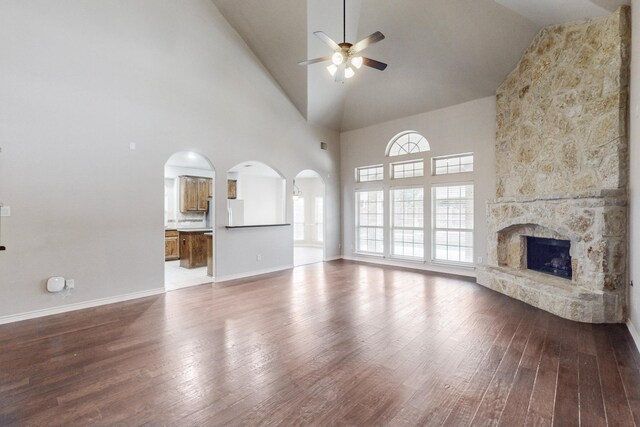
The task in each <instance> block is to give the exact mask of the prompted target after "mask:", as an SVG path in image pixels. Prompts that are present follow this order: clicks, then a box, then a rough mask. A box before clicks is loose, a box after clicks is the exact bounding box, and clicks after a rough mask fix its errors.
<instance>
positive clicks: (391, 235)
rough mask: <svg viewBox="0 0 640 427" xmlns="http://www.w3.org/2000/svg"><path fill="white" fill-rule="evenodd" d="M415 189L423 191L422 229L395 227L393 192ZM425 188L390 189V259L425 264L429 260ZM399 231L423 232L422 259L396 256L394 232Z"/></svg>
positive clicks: (417, 186)
mask: <svg viewBox="0 0 640 427" xmlns="http://www.w3.org/2000/svg"><path fill="white" fill-rule="evenodd" d="M414 189H421V190H422V228H417V227H395V226H394V222H395V221H394V216H395V211H394V209H393V208H394V205H393V203H394V200H395V199H394V197H393V192H394V191H397V190H414ZM425 192H426V191H425V186H424V185H406V186H398V187H390V188H389V257H390V258H392V259H399V260H403V261H412V262H421V263H424V262H426V259H427V251H426V248H427V245H426V240H427V239H426V238H427V235H426V233H425V229H426V227H425V223H426V215H425V212H426V209H425V208H426V199H425V197H424V194H425ZM396 229H399V230H412V231H422V256H421V257H417V256H409V255H396V254H394V253H393V252H394V249H393V248H394V238H393V232H394V230H396Z"/></svg>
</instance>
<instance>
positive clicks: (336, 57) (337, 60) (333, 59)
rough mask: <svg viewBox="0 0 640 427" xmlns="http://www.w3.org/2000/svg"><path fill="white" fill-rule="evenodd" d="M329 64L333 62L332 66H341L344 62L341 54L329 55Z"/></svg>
mask: <svg viewBox="0 0 640 427" xmlns="http://www.w3.org/2000/svg"><path fill="white" fill-rule="evenodd" d="M331 62H333V64H334V65H340V64H342V63H343V62H344V55H343V54H342V52H335V53H334V54H333V55H331Z"/></svg>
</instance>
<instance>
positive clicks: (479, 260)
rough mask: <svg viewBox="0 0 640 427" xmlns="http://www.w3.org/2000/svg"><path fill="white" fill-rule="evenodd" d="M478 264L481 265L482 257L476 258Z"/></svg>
mask: <svg viewBox="0 0 640 427" xmlns="http://www.w3.org/2000/svg"><path fill="white" fill-rule="evenodd" d="M478 264H482V257H481V256H479V257H478Z"/></svg>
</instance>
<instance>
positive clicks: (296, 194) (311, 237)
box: [291, 170, 325, 266]
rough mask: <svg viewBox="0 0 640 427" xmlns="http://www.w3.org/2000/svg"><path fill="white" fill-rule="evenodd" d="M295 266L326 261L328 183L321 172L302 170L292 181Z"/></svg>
mask: <svg viewBox="0 0 640 427" xmlns="http://www.w3.org/2000/svg"><path fill="white" fill-rule="evenodd" d="M291 197H292V200H293V265H294V266H299V265H306V264H313V263H317V262H322V261H324V257H325V256H324V241H325V226H324V223H325V221H324V219H325V203H324V202H325V185H324V181H323V180H322V178H321V177H320V175H319V174H318V173H317V172H315V171H312V170H303V171H302V172H300V173H299V174H298V175H296V177H295V179H294V180H293V193H292V196H291Z"/></svg>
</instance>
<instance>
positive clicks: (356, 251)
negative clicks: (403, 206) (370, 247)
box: [353, 181, 387, 258]
mask: <svg viewBox="0 0 640 427" xmlns="http://www.w3.org/2000/svg"><path fill="white" fill-rule="evenodd" d="M374 182H375V181H374ZM371 191H381V192H382V227H378V226H376V227H371V228H381V229H382V253H380V252H368V251H361V250H359V249H358V246H359V241H360V240H359V238H360V236H359V235H358V231H359V227H360V226H359V224H358V223H359V222H360V210H359V209H360V208H359V207H358V193H368V192H371ZM354 195H355V197H354V199H355V200H354V201H355V210H354V212H355V215H354V227H353V228H354V230H355V242H354V248H353V253H354V254H357V255H364V256H369V257H374V258H385V252H386V250H387V248H386V245H385V244H384V243H385V241H384V229H385V221H384V199H385V197H386V196H385V189H384V187H372V188H367V189H364V188H362V189H355V190H354ZM364 227H369V226H364Z"/></svg>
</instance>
